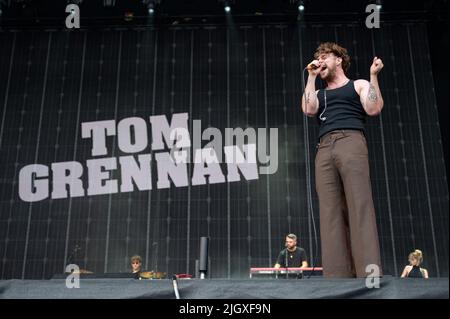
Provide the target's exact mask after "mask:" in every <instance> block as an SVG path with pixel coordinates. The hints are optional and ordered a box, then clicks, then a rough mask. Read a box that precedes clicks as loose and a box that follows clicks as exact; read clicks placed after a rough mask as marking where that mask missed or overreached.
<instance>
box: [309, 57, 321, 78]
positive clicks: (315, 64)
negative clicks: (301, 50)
mask: <svg viewBox="0 0 450 319" xmlns="http://www.w3.org/2000/svg"><path fill="white" fill-rule="evenodd" d="M306 70H308V73H309V75H313V76H317V75H318V74H319V73H320V62H319V61H318V60H314V61H312V62H311V63H309V64H308V66H307V67H306Z"/></svg>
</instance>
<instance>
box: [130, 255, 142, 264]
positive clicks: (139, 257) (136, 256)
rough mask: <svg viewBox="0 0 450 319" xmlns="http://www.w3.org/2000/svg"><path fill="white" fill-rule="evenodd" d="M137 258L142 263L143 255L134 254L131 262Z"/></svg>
mask: <svg viewBox="0 0 450 319" xmlns="http://www.w3.org/2000/svg"><path fill="white" fill-rule="evenodd" d="M135 260H137V261H139V263H141V264H142V258H141V256H139V255H134V256H133V257H131V259H130V261H131V262H133V261H135Z"/></svg>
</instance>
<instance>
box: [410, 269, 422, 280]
mask: <svg viewBox="0 0 450 319" xmlns="http://www.w3.org/2000/svg"><path fill="white" fill-rule="evenodd" d="M408 278H423V274H422V272H421V271H420V267H418V266H413V267H412V268H411V270H410V271H409V273H408Z"/></svg>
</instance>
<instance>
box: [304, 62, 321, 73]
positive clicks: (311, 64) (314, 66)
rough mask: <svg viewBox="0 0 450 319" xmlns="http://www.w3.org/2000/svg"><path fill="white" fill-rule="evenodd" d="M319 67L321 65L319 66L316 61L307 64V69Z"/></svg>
mask: <svg viewBox="0 0 450 319" xmlns="http://www.w3.org/2000/svg"><path fill="white" fill-rule="evenodd" d="M318 68H319V66H317V65H315V64H314V62H311V63H310V64H308V65H307V66H306V69H307V70H310V71H311V70H316V69H318Z"/></svg>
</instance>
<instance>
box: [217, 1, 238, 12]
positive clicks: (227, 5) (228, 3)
mask: <svg viewBox="0 0 450 319" xmlns="http://www.w3.org/2000/svg"><path fill="white" fill-rule="evenodd" d="M218 1H219V3H222V4H223V9H224V10H225V12H226V13H230V12H231V5H232V4H234V0H218Z"/></svg>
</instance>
